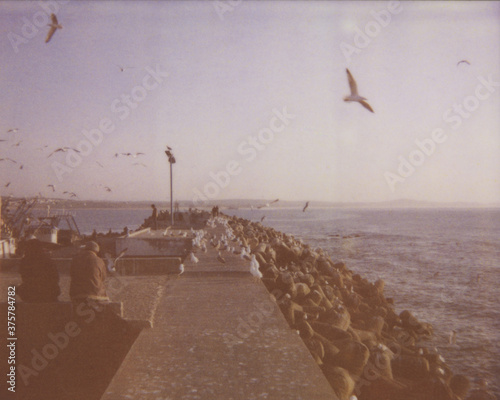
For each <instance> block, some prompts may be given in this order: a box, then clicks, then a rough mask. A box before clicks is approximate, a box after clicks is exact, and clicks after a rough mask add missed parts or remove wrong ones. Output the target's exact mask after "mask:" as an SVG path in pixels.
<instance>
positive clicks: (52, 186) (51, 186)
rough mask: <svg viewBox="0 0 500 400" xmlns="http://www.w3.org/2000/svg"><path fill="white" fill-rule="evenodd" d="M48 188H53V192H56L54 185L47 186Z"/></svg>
mask: <svg viewBox="0 0 500 400" xmlns="http://www.w3.org/2000/svg"><path fill="white" fill-rule="evenodd" d="M47 187H49V188H52V192H55V191H56V187H55V186H54V185H52V184H50V185H47Z"/></svg>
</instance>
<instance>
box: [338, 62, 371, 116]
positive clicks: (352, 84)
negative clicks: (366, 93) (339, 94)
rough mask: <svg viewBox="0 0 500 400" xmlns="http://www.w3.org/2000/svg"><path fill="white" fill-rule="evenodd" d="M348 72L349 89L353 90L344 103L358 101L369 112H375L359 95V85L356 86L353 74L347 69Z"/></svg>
mask: <svg viewBox="0 0 500 400" xmlns="http://www.w3.org/2000/svg"><path fill="white" fill-rule="evenodd" d="M346 72H347V80H348V81H349V88H350V89H351V94H350V95H349V96H345V97H344V101H346V102H351V101H357V102H358V103H359V104H361V105H362V106H363V107H364V108H366V109H367V110H368V111H370V112H374V111H373V109H372V108H371V107H370V105H369V104H368V103H367V102H366V100H367V99H366V98H365V97H362V96H360V95H359V94H358V85H356V81H355V80H354V78H353V77H352V75H351V73H350V72H349V70H348V69H347V68H346Z"/></svg>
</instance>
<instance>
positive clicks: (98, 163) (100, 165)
mask: <svg viewBox="0 0 500 400" xmlns="http://www.w3.org/2000/svg"><path fill="white" fill-rule="evenodd" d="M96 163H97V165H99V167H101V168H104V165H102V164H101V163H100V162H99V161H96Z"/></svg>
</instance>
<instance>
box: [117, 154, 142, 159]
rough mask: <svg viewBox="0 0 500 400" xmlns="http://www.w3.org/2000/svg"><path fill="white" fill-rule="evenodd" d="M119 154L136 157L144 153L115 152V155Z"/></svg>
mask: <svg viewBox="0 0 500 400" xmlns="http://www.w3.org/2000/svg"><path fill="white" fill-rule="evenodd" d="M119 155H122V156H127V157H129V156H132V157H134V158H137V157H138V156H142V155H144V153H135V154H132V153H120V154H118V153H117V154H115V157H118V156H119Z"/></svg>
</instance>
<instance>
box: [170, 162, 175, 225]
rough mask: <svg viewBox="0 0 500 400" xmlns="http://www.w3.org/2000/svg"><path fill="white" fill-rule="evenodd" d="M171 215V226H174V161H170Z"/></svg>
mask: <svg viewBox="0 0 500 400" xmlns="http://www.w3.org/2000/svg"><path fill="white" fill-rule="evenodd" d="M170 217H171V218H172V223H171V226H174V195H173V184H172V163H171V162H170Z"/></svg>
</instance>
